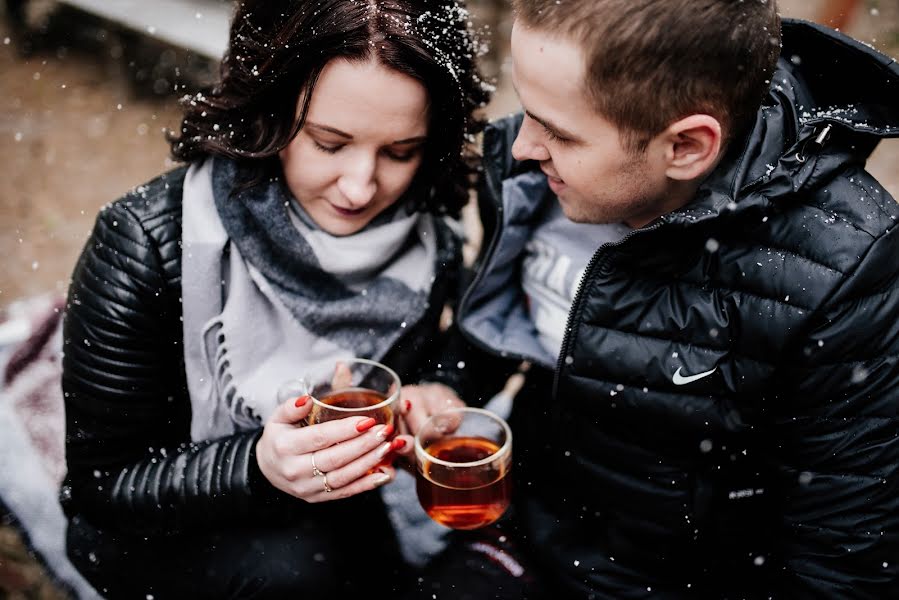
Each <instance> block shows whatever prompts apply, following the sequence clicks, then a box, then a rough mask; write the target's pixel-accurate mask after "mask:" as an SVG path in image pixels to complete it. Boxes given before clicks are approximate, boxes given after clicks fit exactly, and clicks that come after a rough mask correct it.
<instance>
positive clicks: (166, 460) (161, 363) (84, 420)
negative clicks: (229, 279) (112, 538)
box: [61, 169, 274, 532]
mask: <svg viewBox="0 0 899 600" xmlns="http://www.w3.org/2000/svg"><path fill="white" fill-rule="evenodd" d="M183 175H184V171H183V169H182V170H180V172H178V171H176V172H173V173H169V174H167V175H164V176H162V177H161V178H159V179H157V180H155V181H153V182H151V183H150V184H148V185H147V186H142V187H140V188H137V189H136V190H135V191H133V192H132V193H131V194H129V195H127V196H125V197H124V198H122V199H121V200H119V201H117V202H115V203H113V204H111V205H109V206H107V207H106V208H104V209H103V210H102V211H101V213H100V214H99V216H98V217H97V221H96V225H95V227H94V230H93V233H92V235H91V237H90V238H89V239H88V241H87V243H86V245H85V247H84V250H83V252H82V254H81V257H80V259H79V261H78V263H77V266H76V268H75V271H74V274H73V277H72V282H71V286H70V289H69V297H68V303H67V307H66V313H65V322H64V359H63V392H64V395H65V406H66V461H67V466H68V474H67V478H66V481H65V484H64V487H63V490H62V494H61V496H62V502H63V506H64V508H65V510H66V512H67V513H68V514H74V513H79V514H81V515H83V516H85V517H86V518H88V519H89V520H90V521H91V522H92V523H94V524H95V525H96V526H100V527H122V528H125V529H128V530H129V531H132V532H134V531H145V532H171V531H177V530H181V529H184V528H188V527H201V526H203V525H208V524H210V523H214V522H216V521H219V520H222V519H233V518H234V516H235V515H237V514H240V513H245V512H248V511H249V510H250V505H251V498H252V496H253V493H252V490H251V485H250V479H251V478H252V479H253V480H254V481H256V479H258V473H254V469H255V470H256V471H258V467H257V466H256V463H255V457H254V454H253V452H254V448H255V442H256V440H257V439H258V436H259V434H260V432H258V431H257V432H247V433H242V434H236V435H233V436H231V437H227V438H223V439H220V440H216V441H213V442H205V443H201V444H194V443H190V437H189V428H190V401H189V398H188V392H187V385H186V377H185V374H184V358H183V347H182V328H181V299H180V295H181V280H180V277H181V273H180V271H181V249H180V240H181V222H180V221H181V182H182V181H183ZM254 485H255V486H256V487H262V488H263V490H264V491H265V492H269V490H265V487H269V488H271V486H267V484H265V482H262V484H258V483H257V484H254ZM271 491H272V492H274V488H271ZM259 495H260V494H258V493H257V496H259ZM262 495H265V494H262Z"/></svg>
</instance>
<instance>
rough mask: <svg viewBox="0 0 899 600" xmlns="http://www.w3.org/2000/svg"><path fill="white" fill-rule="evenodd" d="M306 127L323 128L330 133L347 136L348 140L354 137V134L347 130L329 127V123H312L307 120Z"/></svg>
mask: <svg viewBox="0 0 899 600" xmlns="http://www.w3.org/2000/svg"><path fill="white" fill-rule="evenodd" d="M306 127H312V128H314V129H321V130H322V131H327V132H328V133H333V134H334V135H338V136H340V137H342V138H346V139H348V140H351V139H353V136H352V135H350V134H349V133H347V132H345V131H341V130H339V129H335V128H333V127H328V126H327V125H320V124H319V123H310V122H309V121H306Z"/></svg>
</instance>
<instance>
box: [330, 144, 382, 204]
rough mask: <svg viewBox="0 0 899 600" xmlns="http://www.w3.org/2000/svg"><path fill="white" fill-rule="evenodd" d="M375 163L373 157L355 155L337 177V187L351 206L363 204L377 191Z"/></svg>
mask: <svg viewBox="0 0 899 600" xmlns="http://www.w3.org/2000/svg"><path fill="white" fill-rule="evenodd" d="M375 164H376V160H375V159H374V158H373V157H367V156H359V157H356V158H354V159H353V161H352V162H351V163H350V164H348V165H347V168H346V170H345V171H344V173H343V174H342V175H341V176H340V177H339V178H338V179H337V189H338V190H340V193H341V194H343V196H344V197H345V198H346V199H347V200H348V201H349V202H350V204H352V207H351V208H361V207H362V206H365V205H366V204H368V203H369V202H370V201H371V199H372V198H373V197H374V195H375V192H377V190H378V184H377V182H376V180H375Z"/></svg>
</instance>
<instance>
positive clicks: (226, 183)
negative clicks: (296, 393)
mask: <svg viewBox="0 0 899 600" xmlns="http://www.w3.org/2000/svg"><path fill="white" fill-rule="evenodd" d="M239 176H240V173H239V169H238V167H237V165H236V164H235V163H234V162H232V161H228V160H223V159H215V160H207V161H206V162H205V163H203V164H202V165H195V166H193V167H191V169H190V170H189V172H188V174H187V177H186V178H185V183H184V207H183V211H184V214H183V216H184V219H183V236H182V242H183V252H182V282H183V283H182V289H183V302H184V305H183V312H184V341H185V362H186V369H187V377H188V387H189V390H190V396H191V407H192V410H193V415H192V419H191V437H192V438H193V439H194V440H202V439H212V438H215V437H220V436H222V435H228V434H230V433H233V432H235V431H240V430H245V429H253V428H257V427H259V426H260V425H261V424H262V423H263V422H264V421H265V420H266V418H267V417H268V416H269V415H270V414H271V412H272V411H273V410H274V407H275V406H276V405H277V402H278V398H277V391H278V387H279V386H280V385H281V384H282V383H284V382H285V381H287V380H288V379H292V378H297V377H301V376H311V377H316V376H318V375H321V374H323V373H324V372H326V371H327V370H328V369H329V368H330V367H331V366H332V365H333V364H334V361H335V360H340V359H345V358H349V357H352V356H357V357H362V358H371V359H374V360H378V359H380V358H382V357H383V356H384V355H385V354H386V353H387V351H388V350H389V349H390V348H391V346H392V345H393V344H394V343H395V342H396V341H397V339H398V338H399V337H400V335H401V334H402V332H403V329H404V328H405V327H406V325H407V324H412V323H415V322H416V321H418V320H419V319H420V318H421V317H422V316H423V314H424V312H425V309H426V303H427V298H428V294H429V291H430V285H431V282H432V280H433V274H434V272H435V267H436V262H437V259H436V240H435V226H434V222H433V217H431V216H430V215H427V214H422V213H415V214H407V212H406V211H405V210H404V209H403V208H402V207H400V208H398V209H396V210H393V211H388V212H387V213H386V214H383V215H380V216H379V217H378V218H377V219H376V220H375V221H373V222H372V223H370V224H369V225H368V226H367V227H366V228H365V229H363V230H362V231H360V232H358V233H356V234H353V235H351V236H344V237H335V236H331V235H329V234H328V233H326V232H324V231H322V230H320V229H318V228H317V227H315V225H314V223H313V222H312V221H311V220H310V219H309V218H308V216H306V215H305V214H304V213H303V211H302V209H301V208H300V207H299V204H298V203H297V202H296V201H295V200H294V199H293V198H292V197H291V196H290V195H289V193H287V192H286V191H285V188H284V186H283V184H282V183H281V182H280V181H278V180H275V181H271V182H267V183H263V184H260V185H257V186H255V187H252V188H249V189H248V190H245V191H235V189H236V186H235V183H236V181H238V179H239Z"/></svg>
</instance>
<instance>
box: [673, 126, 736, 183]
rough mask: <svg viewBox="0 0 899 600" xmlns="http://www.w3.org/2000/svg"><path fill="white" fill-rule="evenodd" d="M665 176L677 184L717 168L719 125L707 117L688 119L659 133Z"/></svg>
mask: <svg viewBox="0 0 899 600" xmlns="http://www.w3.org/2000/svg"><path fill="white" fill-rule="evenodd" d="M659 139H660V140H661V141H662V143H663V144H664V153H665V175H667V176H668V177H669V178H670V179H674V180H678V181H692V180H695V179H699V178H700V177H703V176H705V175H706V174H707V173H708V172H709V171H711V170H712V168H714V166H715V165H716V164H718V158H719V156H720V154H721V145H722V138H721V123H719V122H718V119H716V118H715V117H712V116H709V115H690V116H689V117H684V118H683V119H681V120H679V121H675V122H674V123H672V124H671V125H670V126H668V128H667V129H666V130H665V131H664V132H662V134H661V135H660V136H659Z"/></svg>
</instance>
